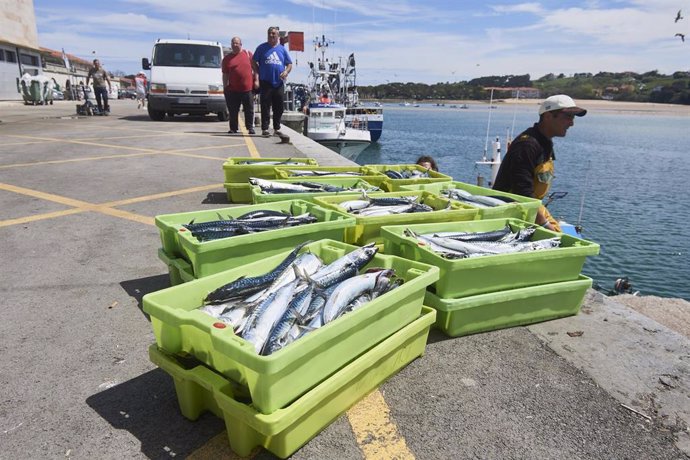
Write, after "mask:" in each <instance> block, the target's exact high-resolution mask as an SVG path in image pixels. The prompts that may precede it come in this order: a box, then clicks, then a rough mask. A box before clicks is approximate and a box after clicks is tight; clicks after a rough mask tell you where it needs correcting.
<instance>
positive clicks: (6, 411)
mask: <svg viewBox="0 0 690 460" xmlns="http://www.w3.org/2000/svg"><path fill="white" fill-rule="evenodd" d="M227 130H228V126H227V123H223V122H217V121H215V118H212V117H210V116H209V117H205V118H204V117H197V118H186V117H175V118H174V119H171V120H167V121H163V122H153V121H150V120H149V119H148V116H147V114H146V112H145V111H143V110H137V109H136V103H135V102H133V101H129V100H122V101H113V103H112V114H111V116H109V117H77V116H76V112H75V103H74V102H68V101H64V102H63V101H58V102H56V103H55V105H52V106H44V107H43V106H36V107H34V106H24V105H22V104H21V103H19V102H0V241H2V251H1V252H0V254H1V256H0V257H1V260H0V283H1V284H0V293H1V295H2V301H1V305H2V307H1V309H0V314H1V315H2V316H1V317H2V321H0V352H1V353H0V356H2V370H1V371H0V387H1V388H2V396H1V397H0V459H13V460H15V459H36V458H75V459H76V458H83V459H86V458H98V459H110V458H112V459H120V458H155V459H167V458H193V459H211V458H213V459H218V458H237V456H236V455H234V454H233V453H232V451H231V450H230V449H229V447H228V441H227V436H226V428H225V424H224V423H223V421H222V420H220V419H218V418H216V417H215V416H213V415H212V414H205V415H203V416H202V417H201V418H200V419H199V420H197V421H194V422H192V421H189V420H186V419H185V418H184V417H183V416H182V415H181V414H180V411H179V408H178V406H177V397H176V394H175V390H174V387H173V383H172V379H171V378H170V377H169V376H168V375H167V374H166V373H165V372H163V371H161V370H160V369H158V368H156V366H155V365H153V364H152V363H151V362H150V361H149V359H148V355H147V348H148V346H149V345H150V344H151V343H153V342H154V336H153V332H152V329H151V324H150V321H149V319H148V318H147V316H146V315H145V314H144V313H143V312H142V306H141V300H142V297H143V296H144V295H145V294H147V293H150V292H154V291H157V290H160V289H164V288H166V287H168V286H169V277H168V271H167V267H166V266H165V265H164V264H163V263H162V262H161V261H160V260H159V259H158V258H157V249H158V248H159V247H160V245H161V243H160V238H159V233H158V229H157V228H156V227H155V225H154V217H155V216H156V215H159V214H167V213H174V212H185V211H194V210H200V209H214V208H222V207H227V206H229V204H228V202H227V197H226V191H225V189H224V187H223V169H222V164H223V162H224V161H225V160H226V159H227V158H228V157H247V156H254V157H279V158H290V157H312V158H316V159H317V161H318V162H319V164H320V165H323V166H337V165H347V164H352V163H351V162H349V161H347V160H345V159H343V158H342V157H340V156H339V155H337V154H335V153H333V152H331V151H330V150H328V149H326V148H324V147H322V146H320V145H318V144H316V143H314V142H312V141H310V140H309V139H307V138H305V137H303V136H301V135H300V134H298V133H296V132H294V131H291V130H289V129H287V128H286V129H285V131H286V132H288V134H289V136H290V143H281V141H280V139H279V138H277V137H268V138H264V137H261V136H248V135H242V134H239V135H230V134H227ZM384 136H385V135H384ZM382 141H385V137H384V139H382ZM658 302H659V304H658V307H659V309H661V308H663V301H662V300H659V301H658ZM654 306H657V305H654ZM685 313H686V314H688V315H690V311H688V310H687V309H686V310H685ZM662 323H663V321H655V320H654V319H652V318H651V317H650V316H647V315H644V314H641V313H639V312H638V311H636V310H633V309H631V308H629V307H627V306H625V305H624V304H622V303H619V302H618V301H616V298H607V297H604V296H602V295H601V294H599V293H597V292H596V291H593V290H590V291H589V292H588V294H587V297H586V301H585V303H584V305H583V307H582V310H581V313H580V314H579V315H577V316H574V317H569V318H563V319H559V320H554V321H549V322H545V323H541V324H535V325H531V326H528V327H516V328H510V329H504V330H499V331H495V332H489V333H483V334H476V335H472V336H467V337H461V338H455V339H452V338H448V337H446V336H444V335H443V334H441V333H440V332H438V331H434V330H432V332H431V334H430V337H429V343H428V345H427V348H426V353H425V355H424V356H423V357H422V358H419V359H417V360H415V361H414V362H412V363H411V364H410V365H409V366H407V367H406V368H405V369H403V370H402V371H401V372H400V373H399V374H397V375H395V376H394V377H392V378H391V379H390V380H388V381H387V382H386V383H384V384H383V385H382V386H381V387H380V388H379V389H378V390H376V391H374V392H373V393H371V394H370V395H369V396H368V397H366V398H365V399H363V400H362V401H361V402H359V403H358V404H356V405H355V406H354V407H353V408H352V409H350V410H349V411H348V412H347V413H346V414H344V415H343V416H341V417H340V418H338V419H337V420H336V421H335V422H334V423H333V424H332V425H330V426H329V427H328V428H326V429H325V430H324V431H323V432H322V433H321V434H319V435H318V436H316V437H315V438H314V439H312V440H311V441H310V442H308V443H307V444H306V445H305V446H304V447H303V448H301V449H300V450H299V451H297V452H296V453H295V454H294V456H293V457H292V458H295V459H362V458H366V459H369V458H377V459H388V458H398V459H412V458H419V459H447V458H458V459H465V458H478V459H479V458H481V459H569V460H572V459H681V458H687V457H688V456H690V435H689V432H688V424H689V423H690V371H689V368H690V339H689V338H688V336H687V334H686V333H683V330H681V329H679V328H677V327H674V324H668V323H666V325H664V324H662ZM252 458H259V459H264V458H274V457H273V455H272V454H270V453H268V452H266V451H264V450H261V449H257V450H256V451H255V452H254V454H253V455H252Z"/></svg>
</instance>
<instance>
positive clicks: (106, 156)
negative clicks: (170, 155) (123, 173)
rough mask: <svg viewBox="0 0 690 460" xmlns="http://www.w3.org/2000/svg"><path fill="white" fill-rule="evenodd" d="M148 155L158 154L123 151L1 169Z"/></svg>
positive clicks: (0, 167) (16, 164) (18, 164)
mask: <svg viewBox="0 0 690 460" xmlns="http://www.w3.org/2000/svg"><path fill="white" fill-rule="evenodd" d="M146 155H156V154H155V153H152V152H150V153H123V154H122V155H103V156H100V157H84V158H71V159H68V160H48V161H36V162H33V163H14V164H10V165H1V166H0V169H10V168H19V167H25V166H41V165H51V164H61V163H77V162H80V161H93V160H108V159H113V158H132V157H141V156H146Z"/></svg>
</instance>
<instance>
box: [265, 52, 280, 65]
mask: <svg viewBox="0 0 690 460" xmlns="http://www.w3.org/2000/svg"><path fill="white" fill-rule="evenodd" d="M266 64H270V65H282V64H283V61H281V60H280V57H279V56H278V53H276V52H275V51H274V52H272V53H271V55H270V56H268V57H267V58H266Z"/></svg>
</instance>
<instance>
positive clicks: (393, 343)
mask: <svg viewBox="0 0 690 460" xmlns="http://www.w3.org/2000/svg"><path fill="white" fill-rule="evenodd" d="M355 249H357V248H356V247H355V246H351V245H347V244H345V243H342V242H338V241H333V240H319V241H317V242H314V243H310V244H308V245H307V246H305V247H304V248H302V252H305V251H310V252H312V253H313V254H316V255H317V256H319V257H320V258H321V259H322V260H323V261H324V263H331V262H333V261H334V260H336V259H338V258H340V257H342V256H343V255H345V254H347V253H349V252H351V251H353V250H355ZM288 253H289V251H286V252H284V253H281V254H277V255H274V256H271V257H267V258H265V259H264V260H262V261H257V262H253V263H249V264H246V265H244V266H243V267H241V268H236V269H231V270H226V271H223V272H220V273H217V274H215V275H210V276H207V277H205V278H201V279H197V280H193V281H190V282H189V283H185V284H182V285H179V286H173V287H171V288H168V289H164V290H162V291H158V292H154V293H151V294H147V295H146V296H144V298H143V308H144V311H145V312H146V313H148V314H149V315H150V317H151V324H152V327H153V331H154V335H155V337H156V344H155V345H153V346H152V347H151V348H150V350H149V353H150V357H151V360H152V361H153V362H154V363H155V364H157V365H158V366H160V367H161V368H162V369H163V370H164V371H166V372H168V373H169V374H171V376H172V377H173V379H174V382H175V387H176V390H177V395H178V400H179V403H180V409H181V411H182V413H183V415H184V416H186V417H188V418H190V419H192V420H194V419H196V418H197V417H198V416H199V415H200V414H201V413H202V412H204V411H206V410H208V411H211V412H213V413H215V414H216V415H218V416H219V417H223V418H224V419H225V422H226V426H227V430H228V438H229V441H230V447H231V448H232V449H233V450H234V451H235V452H236V453H237V454H239V455H242V456H244V455H247V454H249V452H250V451H251V450H252V449H253V448H254V447H255V446H257V445H261V446H263V447H265V448H266V449H268V450H269V451H271V452H273V453H274V454H275V455H278V456H280V457H283V458H284V457H287V456H289V455H291V454H292V453H294V452H295V451H296V450H297V449H299V448H300V447H301V446H302V445H303V444H305V443H306V442H307V441H308V440H309V439H311V438H312V437H313V436H315V435H316V434H318V433H319V432H320V431H321V430H322V429H324V428H325V427H326V426H327V425H328V424H330V423H331V422H332V421H333V420H335V418H337V417H338V416H339V415H340V414H342V413H343V412H344V411H346V410H347V409H348V408H349V407H350V406H352V405H353V404H354V403H356V402H357V401H358V400H359V399H361V398H362V397H364V396H365V395H366V394H367V393H368V392H369V391H371V390H372V389H374V388H376V387H377V386H378V385H380V384H381V383H382V382H383V381H385V380H386V379H387V378H389V377H390V376H392V375H393V374H395V373H396V372H397V371H398V370H400V369H401V368H402V367H404V366H405V365H406V364H408V363H409V362H411V361H412V360H414V359H415V358H416V357H417V356H421V355H422V354H423V353H424V348H425V345H426V338H427V335H428V332H429V328H430V327H431V325H432V324H433V323H434V322H435V319H436V313H435V311H434V310H433V309H429V308H425V307H423V299H424V294H425V291H426V288H427V287H428V286H429V285H431V284H432V283H434V282H435V281H436V280H437V279H438V274H439V270H438V268H437V267H433V266H430V265H426V264H423V263H420V262H415V261H411V260H407V259H404V258H401V257H396V256H391V255H384V254H377V255H375V256H374V258H373V260H372V261H371V262H370V263H369V265H368V266H366V267H364V269H363V271H365V270H367V269H368V268H369V267H382V268H390V269H393V270H395V273H396V275H397V276H398V277H400V278H402V279H403V280H404V283H403V284H402V285H400V286H399V287H397V288H396V289H394V290H392V291H390V292H388V293H386V294H383V295H381V296H379V297H377V298H375V299H374V300H372V301H370V302H369V303H367V304H366V305H365V306H363V307H361V308H359V309H357V310H354V311H351V312H349V313H346V314H345V315H343V316H342V317H340V318H338V319H337V320H335V321H333V322H331V323H329V324H327V325H325V326H323V327H321V328H319V329H318V330H315V331H313V332H311V333H309V334H307V335H306V336H304V337H302V338H300V339H298V340H297V341H295V342H294V343H291V344H290V345H287V346H286V347H285V348H283V349H281V350H279V351H277V352H275V353H273V354H271V355H269V356H260V355H258V354H257V353H256V352H255V350H254V346H253V345H252V344H251V343H249V342H247V341H245V340H244V339H241V338H239V337H237V336H236V335H235V334H234V332H233V331H232V328H230V327H226V325H225V323H222V322H219V321H218V320H217V319H215V318H213V317H211V316H209V315H207V314H205V313H203V312H201V311H199V310H198V307H199V306H201V305H202V303H203V299H204V298H205V297H206V295H207V294H208V293H209V292H210V291H212V290H215V289H216V288H218V287H220V286H222V285H224V284H226V283H228V282H230V281H233V280H235V279H237V278H239V277H241V276H248V277H249V276H256V275H259V274H263V273H266V272H267V271H270V270H271V269H273V268H274V267H275V266H277V265H278V264H279V263H280V262H281V261H282V260H283V259H284V258H285V257H286V256H287V254H288Z"/></svg>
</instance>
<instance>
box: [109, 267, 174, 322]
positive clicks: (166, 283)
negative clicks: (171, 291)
mask: <svg viewBox="0 0 690 460" xmlns="http://www.w3.org/2000/svg"><path fill="white" fill-rule="evenodd" d="M120 286H122V289H124V290H125V292H127V294H129V295H130V296H131V297H134V298H135V299H137V305H138V306H139V310H141V309H142V305H141V299H142V298H143V297H144V296H145V295H146V294H149V293H151V292H156V291H160V290H161V289H165V288H168V287H170V275H156V276H148V277H146V278H139V279H135V280H127V281H122V282H120ZM146 318H147V319H148V315H146Z"/></svg>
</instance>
